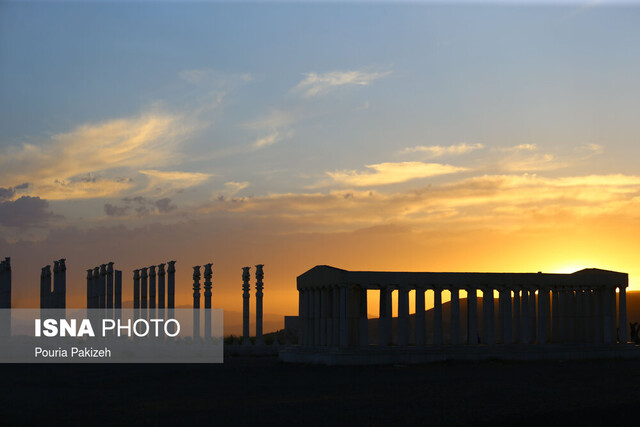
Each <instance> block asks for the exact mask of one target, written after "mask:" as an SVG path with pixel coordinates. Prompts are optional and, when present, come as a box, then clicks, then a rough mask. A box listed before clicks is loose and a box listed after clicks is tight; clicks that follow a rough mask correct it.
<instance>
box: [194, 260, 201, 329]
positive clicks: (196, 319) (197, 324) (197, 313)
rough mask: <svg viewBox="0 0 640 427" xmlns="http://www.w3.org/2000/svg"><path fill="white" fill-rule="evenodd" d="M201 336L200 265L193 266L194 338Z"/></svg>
mask: <svg viewBox="0 0 640 427" xmlns="http://www.w3.org/2000/svg"><path fill="white" fill-rule="evenodd" d="M199 338H200V266H199V265H196V266H194V267H193V339H194V340H196V339H199Z"/></svg>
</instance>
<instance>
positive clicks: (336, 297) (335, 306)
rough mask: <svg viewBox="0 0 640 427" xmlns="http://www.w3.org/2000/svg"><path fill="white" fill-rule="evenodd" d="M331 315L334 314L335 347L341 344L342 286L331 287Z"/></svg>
mask: <svg viewBox="0 0 640 427" xmlns="http://www.w3.org/2000/svg"><path fill="white" fill-rule="evenodd" d="M331 289H332V290H331V307H332V309H331V315H332V316H333V322H332V323H333V343H332V344H331V345H332V346H333V347H339V346H340V316H341V315H340V311H341V310H342V307H341V306H340V287H339V286H332V287H331Z"/></svg>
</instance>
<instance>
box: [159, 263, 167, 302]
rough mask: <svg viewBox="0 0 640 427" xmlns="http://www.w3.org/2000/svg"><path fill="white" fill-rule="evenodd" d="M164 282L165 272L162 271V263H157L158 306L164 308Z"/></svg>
mask: <svg viewBox="0 0 640 427" xmlns="http://www.w3.org/2000/svg"><path fill="white" fill-rule="evenodd" d="M164 284H165V272H164V263H162V264H158V308H159V309H161V310H162V309H164V305H165V294H164Z"/></svg>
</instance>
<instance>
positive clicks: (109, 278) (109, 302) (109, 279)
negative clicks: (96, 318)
mask: <svg viewBox="0 0 640 427" xmlns="http://www.w3.org/2000/svg"><path fill="white" fill-rule="evenodd" d="M107 309H108V310H109V313H111V310H113V262H108V263H107Z"/></svg>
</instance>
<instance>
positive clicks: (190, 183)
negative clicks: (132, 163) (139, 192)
mask: <svg viewBox="0 0 640 427" xmlns="http://www.w3.org/2000/svg"><path fill="white" fill-rule="evenodd" d="M140 173H141V174H143V175H145V176H146V177H147V178H148V180H149V183H148V185H147V187H146V190H145V192H150V193H154V194H156V195H158V194H167V193H170V192H173V191H179V190H183V189H186V188H189V187H195V186H196V185H200V184H202V183H204V182H205V181H207V180H208V179H209V178H211V176H212V175H211V174H208V173H201V172H178V171H161V170H154V169H147V170H141V171H140Z"/></svg>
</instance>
